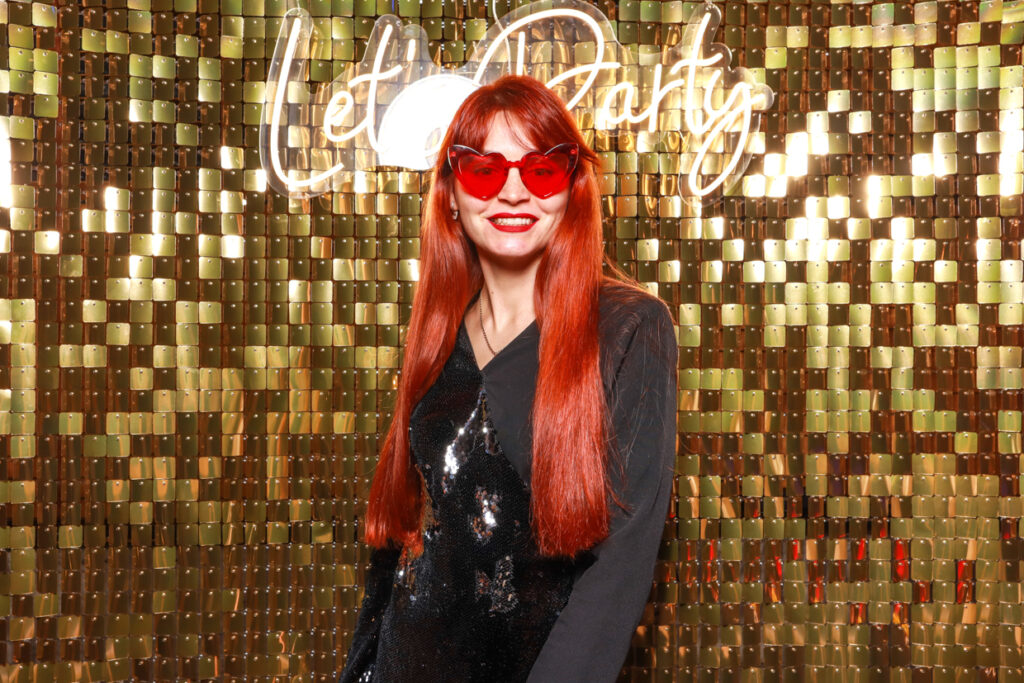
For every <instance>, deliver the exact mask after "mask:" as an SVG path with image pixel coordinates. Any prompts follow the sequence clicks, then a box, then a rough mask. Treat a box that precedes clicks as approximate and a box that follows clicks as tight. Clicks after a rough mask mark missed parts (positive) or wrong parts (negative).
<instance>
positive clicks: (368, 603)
mask: <svg viewBox="0 0 1024 683" xmlns="http://www.w3.org/2000/svg"><path fill="white" fill-rule="evenodd" d="M398 556H399V551H398V550H393V549H390V548H385V549H376V548H375V549H374V550H373V552H371V553H370V566H369V568H368V569H367V570H366V590H365V592H364V595H363V603H362V606H361V607H360V608H359V618H358V620H357V621H356V630H355V634H354V635H353V636H352V645H351V647H350V648H349V651H348V658H347V659H346V660H345V668H344V669H343V670H342V672H341V675H340V676H339V678H338V683H355V682H356V681H361V680H364V679H363V674H364V673H365V672H366V671H367V670H368V669H369V668H370V667H371V666H372V665H373V663H374V661H375V660H376V658H377V635H378V633H379V632H380V618H381V615H383V614H384V608H385V607H387V605H388V601H389V600H390V599H391V584H392V581H393V580H394V575H395V566H396V565H397V564H398Z"/></svg>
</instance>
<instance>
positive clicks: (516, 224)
mask: <svg viewBox="0 0 1024 683" xmlns="http://www.w3.org/2000/svg"><path fill="white" fill-rule="evenodd" d="M487 220H488V221H490V223H491V225H493V226H494V227H495V228H497V229H498V230H501V231H502V232H526V231H527V230H529V229H530V228H531V227H533V224H534V223H536V222H537V219H536V218H534V217H533V216H494V217H492V218H488V219H487Z"/></svg>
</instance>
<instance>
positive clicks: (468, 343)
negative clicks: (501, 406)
mask: <svg viewBox="0 0 1024 683" xmlns="http://www.w3.org/2000/svg"><path fill="white" fill-rule="evenodd" d="M535 329H537V319H536V318H534V319H533V320H531V321H530V324H529V325H527V326H526V327H524V328H523V329H521V330H520V331H519V334H517V335H516V336H515V337H513V338H512V340H511V341H509V343H507V344H505V345H504V346H502V347H501V348H500V349H498V353H496V354H494V355H493V356H491V359H490V360H489V361H487V362H486V363H484V364H483V366H481V365H480V361H479V360H478V359H477V357H476V351H474V350H473V342H472V341H471V340H470V338H469V330H467V329H466V318H465V317H463V318H462V322H461V323H460V324H459V335H460V336H462V337H463V339H464V343H465V345H466V351H467V352H468V353H469V357H470V359H472V361H473V366H474V367H475V368H476V371H477V372H479V373H480V374H481V375H483V374H485V373H486V372H487V368H489V367H491V365H492V364H493V363H494V361H496V360H497V359H498V358H500V357H501V356H502V355H503V354H504V353H505V351H506V350H507V349H509V348H510V347H512V346H513V345H514V344H516V343H518V342H519V341H520V340H521V339H523V338H524V337H525V336H526V333H527V332H529V331H531V330H535Z"/></svg>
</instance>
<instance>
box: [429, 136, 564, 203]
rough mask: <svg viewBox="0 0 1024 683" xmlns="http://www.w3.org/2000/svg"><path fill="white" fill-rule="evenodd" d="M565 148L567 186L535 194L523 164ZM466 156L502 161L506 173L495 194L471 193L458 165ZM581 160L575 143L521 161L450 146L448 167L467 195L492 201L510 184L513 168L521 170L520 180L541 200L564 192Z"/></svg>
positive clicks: (533, 153)
mask: <svg viewBox="0 0 1024 683" xmlns="http://www.w3.org/2000/svg"><path fill="white" fill-rule="evenodd" d="M563 148H565V150H566V153H567V155H568V157H569V168H568V170H567V171H566V174H565V178H566V184H565V185H563V186H562V187H560V188H558V189H557V190H555V191H553V192H549V193H547V194H539V193H537V192H534V191H533V188H531V187H530V186H529V184H527V181H526V179H525V178H524V177H523V176H522V167H523V164H524V163H526V161H527V160H528V159H530V158H531V157H534V156H539V157H547V156H549V155H550V154H552V153H554V152H555V151H560V150H562V149H563ZM466 154H475V155H476V156H478V157H481V158H487V157H496V158H497V159H500V160H501V162H502V164H504V168H503V170H504V172H505V177H504V178H503V179H502V182H501V185H498V188H497V189H496V190H495V191H494V193H493V194H487V195H483V196H481V195H478V194H474V193H473V192H470V190H469V187H467V186H466V183H465V181H464V180H463V179H462V174H461V173H460V172H459V167H458V163H457V159H458V157H459V156H461V155H466ZM579 160H580V146H579V145H578V144H577V143H575V142H563V143H561V144H558V145H555V146H554V147H552V148H551V149H549V150H548V151H546V152H540V151H537V150H533V151H531V152H527V153H526V154H524V155H523V158H522V159H520V160H519V161H509V160H508V159H506V158H505V155H503V154H502V153H501V152H489V153H487V154H481V153H480V152H478V151H476V150H475V149H473V148H472V147H467V146H466V145H452V146H450V147H449V148H448V166H449V168H451V169H452V173H453V174H454V175H455V179H456V180H458V181H459V182H460V183H461V184H462V187H463V189H464V190H466V192H467V193H469V194H471V195H473V196H474V197H476V198H477V199H490V198H491V197H494V196H496V195H497V194H498V193H499V192H501V188H503V187H505V183H507V182H508V173H509V170H511V169H513V168H516V169H519V173H520V179H521V180H522V183H523V185H524V186H525V187H526V189H527V190H529V192H530V194H532V195H533V196H534V197H537V198H539V199H547V198H548V197H550V196H552V195H555V194H558V193H559V192H561V191H562V190H564V189H565V188H566V187H567V186H568V185H569V180H570V179H571V178H572V174H573V173H575V171H576V166H577V165H578V164H579Z"/></svg>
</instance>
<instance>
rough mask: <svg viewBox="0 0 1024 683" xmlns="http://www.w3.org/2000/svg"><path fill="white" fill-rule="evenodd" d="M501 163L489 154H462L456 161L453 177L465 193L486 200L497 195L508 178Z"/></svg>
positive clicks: (505, 168)
mask: <svg viewBox="0 0 1024 683" xmlns="http://www.w3.org/2000/svg"><path fill="white" fill-rule="evenodd" d="M503 161H504V160H503V159H499V158H497V157H496V156H491V155H489V154H488V155H485V156H482V155H479V154H472V153H462V154H460V155H459V156H458V158H457V159H456V163H455V167H454V168H455V175H456V177H457V178H458V179H459V182H461V183H462V186H463V187H464V188H465V189H466V192H468V193H469V194H471V195H473V196H474V197H479V198H480V199H488V198H490V197H493V196H494V195H496V194H498V191H500V190H501V187H502V185H504V184H505V179H506V178H508V167H507V166H506V165H505V164H504V163H503Z"/></svg>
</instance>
